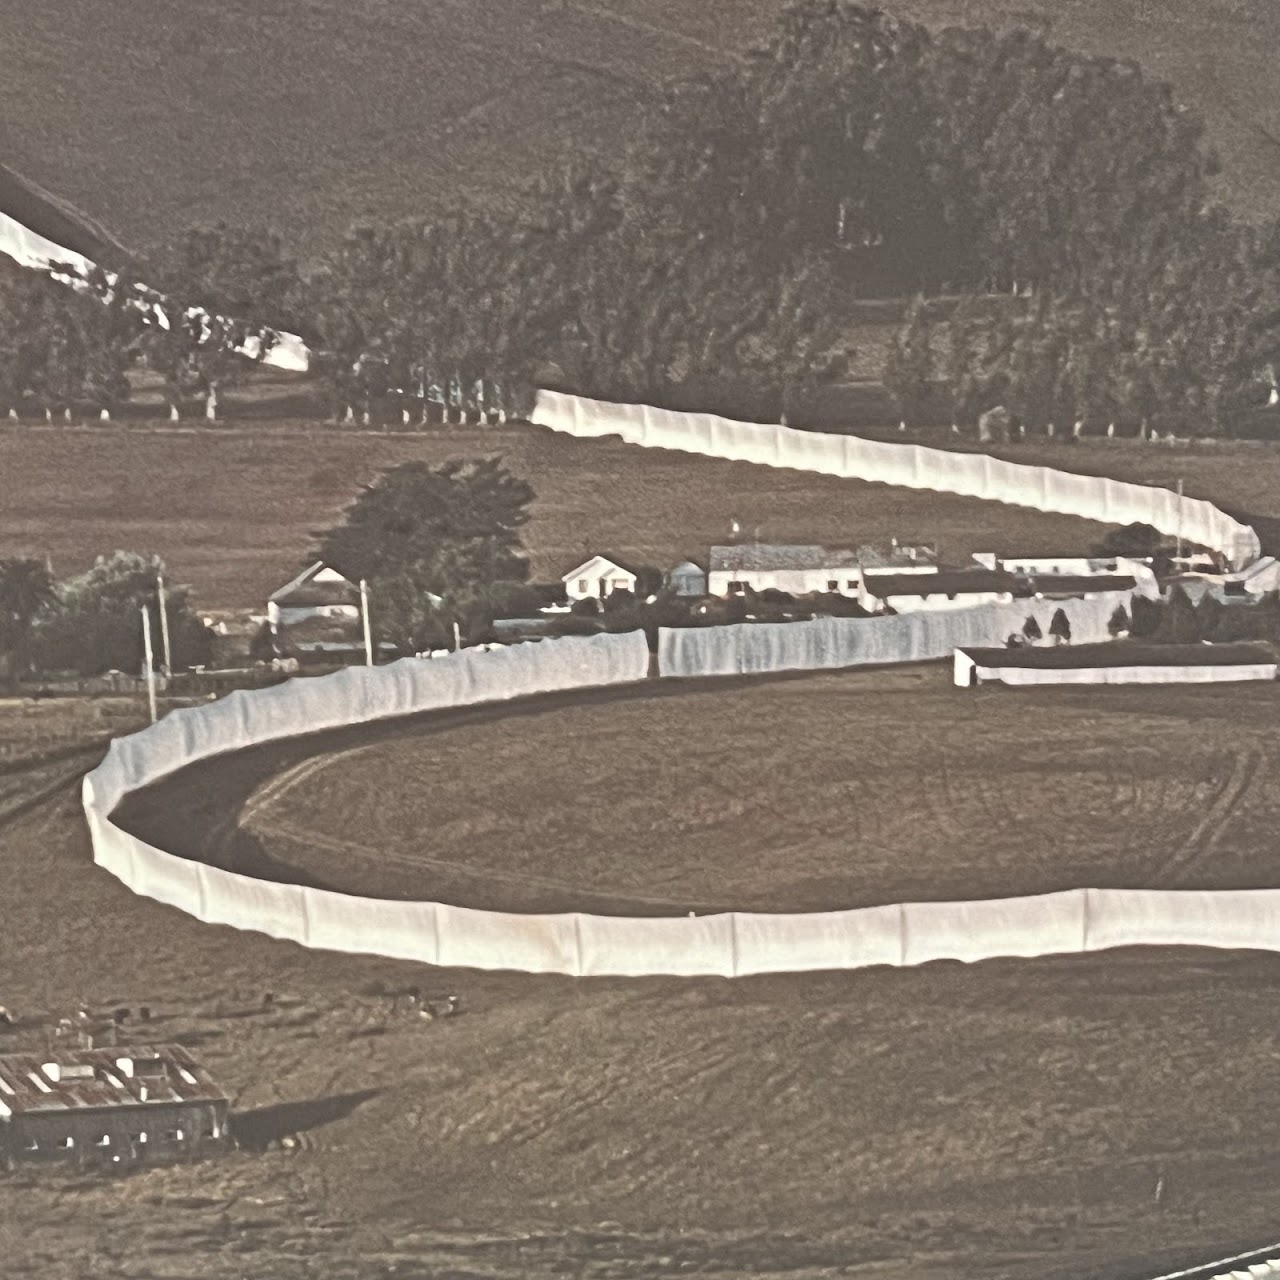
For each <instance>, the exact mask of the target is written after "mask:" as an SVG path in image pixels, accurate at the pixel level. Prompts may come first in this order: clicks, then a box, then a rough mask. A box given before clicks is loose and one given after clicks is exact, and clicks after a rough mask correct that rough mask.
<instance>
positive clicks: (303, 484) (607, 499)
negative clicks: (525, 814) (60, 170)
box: [0, 424, 1280, 608]
mask: <svg viewBox="0 0 1280 1280" xmlns="http://www.w3.org/2000/svg"><path fill="white" fill-rule="evenodd" d="M1064 452H1065V451H1064ZM1077 452H1078V451H1077ZM492 453H500V454H502V455H503V456H504V457H505V458H506V460H507V465H508V466H509V467H510V468H511V469H512V470H513V471H514V472H516V473H517V474H519V475H522V476H524V477H525V478H526V479H528V480H529V481H530V483H531V484H532V485H533V487H534V490H535V491H536V493H537V499H536V501H535V503H534V506H533V519H532V521H531V522H530V524H529V526H528V528H527V529H526V531H525V543H526V546H527V547H528V548H529V550H530V553H531V559H532V567H533V572H534V575H535V577H538V578H551V579H554V578H558V577H559V576H560V575H561V574H563V573H565V572H567V571H568V570H569V569H571V568H573V566H574V565H575V564H577V563H580V562H581V561H582V560H584V559H586V558H587V556H589V555H592V554H594V553H596V552H598V551H607V552H612V553H614V554H616V555H624V556H630V557H632V558H634V559H637V560H639V561H641V562H651V563H654V564H657V565H661V566H667V567H669V566H671V565H673V564H675V563H677V562H678V561H680V560H682V559H687V558H693V559H696V560H698V561H699V562H701V563H703V564H705V563H706V556H707V548H708V546H710V545H711V544H712V543H715V542H721V541H724V540H726V539H727V538H728V537H729V529H730V522H731V521H732V520H733V519H735V518H736V519H738V520H739V521H740V522H741V524H742V527H743V528H744V529H746V530H747V531H748V532H749V533H753V532H754V531H755V530H756V529H757V528H758V530H759V533H760V537H761V538H762V539H764V540H766V541H767V540H774V541H803V542H831V543H837V544H851V545H852V544H857V543H860V542H887V541H888V539H889V538H890V537H898V538H901V539H903V540H904V541H924V542H933V541H939V542H940V543H941V547H942V551H943V553H944V554H946V555H949V556H952V557H954V558H956V559H958V560H959V561H965V560H967V559H968V558H969V555H970V553H971V552H973V551H977V550H992V551H999V552H1006V553H1012V552H1014V551H1019V552H1022V553H1024V554H1033V553H1036V552H1041V553H1043V554H1051V553H1055V552H1056V553H1058V554H1063V555H1068V554H1077V555H1078V554H1083V553H1084V552H1086V551H1087V550H1088V549H1089V547H1090V546H1092V545H1093V543H1095V542H1096V541H1097V540H1098V538H1099V537H1101V536H1102V534H1103V533H1104V532H1105V527H1104V526H1101V525H1098V524H1095V523H1093V522H1091V521H1085V520H1078V519H1075V518H1074V517H1070V516H1044V515H1037V514H1036V513H1035V512H1030V511H1024V510H1021V509H1019V508H1015V507H1004V506H1000V505H998V504H992V503H984V502H979V501H977V500H975V499H969V498H955V497H948V496H945V495H940V494H929V493H913V492H910V491H908V490H903V489H894V488H889V487H887V486H885V485H872V484H861V483H853V482H849V481H843V480H838V479H834V478H831V477H824V476H813V475H806V474H804V473H802V472H792V471H778V470H775V469H773V468H770V467H758V466H752V465H750V464H748V463H728V462H721V461H718V460H716V459H711V458H697V457H693V456H692V455H687V454H676V453H671V452H667V451H663V450H655V449H640V448H637V447H635V446H630V445H623V444H622V443H620V442H618V441H580V440H575V439H573V438H572V437H569V436H560V435H556V434H554V433H553V432H550V431H545V430H543V429H541V428H534V427H527V426H524V427H513V428H509V429H505V430H499V429H496V428H495V429H490V430H480V429H471V430H467V429H463V428H451V429H448V430H437V431H433V432H428V433H423V434H418V435H407V434H399V433H374V432H369V433H363V432H344V431H338V430H334V429H325V428H323V427H320V426H316V425H314V424H312V425H310V426H309V427H308V426H306V425H305V424H298V425H297V426H295V427H293V428H289V427H287V426H284V425H282V426H277V427H274V428H273V427H270V426H267V425H262V426H259V425H258V424H255V425H254V427H253V428H251V429H242V428H230V427H228V428H223V429H215V430H197V429H194V428H192V429H188V430H185V431H174V430H170V429H158V430H148V429H145V428H126V427H119V428H115V429H110V430H101V429H97V428H89V429H83V430H76V429H62V428H53V429H42V428H29V427H16V428H10V429H7V430H6V429H0V549H2V550H3V552H4V554H10V555H13V554H29V555H35V556H39V557H41V558H43V557H44V556H45V555H46V554H48V555H51V556H52V558H53V562H54V568H55V570H56V571H57V572H58V573H59V574H60V575H65V574H69V573H72V572H77V571H80V570H82V569H84V568H86V567H88V566H89V565H90V564H92V563H93V560H94V557H95V556H98V555H101V554H104V553H109V552H111V551H113V550H115V549H117V548H124V549H128V550H139V551H146V552H156V553H158V554H159V555H161V556H163V557H164V559H165V560H166V561H167V562H168V564H169V566H170V569H171V571H172V572H173V574H174V575H175V576H176V577H177V578H178V579H180V580H181V581H183V582H187V583H190V584H191V585H192V586H193V587H194V589H195V592H196V598H197V601H198V603H199V605H200V606H202V607H206V608H232V607H237V608H240V607H249V606H254V605H257V606H258V607H260V608H265V604H266V597H267V595H268V594H269V593H270V592H272V591H274V590H275V589H276V587H278V586H280V585H281V584H282V583H284V582H286V581H287V580H288V579H289V578H290V577H291V576H292V575H293V574H294V573H296V572H297V570H298V568H299V567H300V566H301V565H303V564H305V563H306V555H307V551H308V547H309V545H310V543H311V534H312V532H313V531H315V530H319V529H324V528H327V527H329V526H330V525H332V524H334V523H336V522H337V521H338V520H339V519H340V518H341V512H342V509H343V508H344V507H345V506H347V505H348V504H349V503H350V502H351V501H353V500H354V498H355V497H356V495H357V493H358V492H359V487H360V485H361V484H364V483H368V482H369V481H371V480H372V479H374V477H375V476H376V475H377V474H378V472H379V471H381V470H383V469H385V468H387V467H390V466H394V465H396V464H398V463H401V462H406V461H409V460H411V459H425V460H427V461H430V462H432V463H439V462H443V461H444V460H445V459H447V458H454V457H474V456H477V455H481V454H492ZM1272 466H1273V468H1274V471H1275V473H1276V474H1277V475H1280V451H1277V452H1276V455H1275V460H1274V462H1273V463H1272ZM1189 491H1190V490H1189ZM1278 492H1280V489H1278Z"/></svg>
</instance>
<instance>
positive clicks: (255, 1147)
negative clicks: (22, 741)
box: [231, 1089, 382, 1151]
mask: <svg viewBox="0 0 1280 1280" xmlns="http://www.w3.org/2000/svg"><path fill="white" fill-rule="evenodd" d="M381 1092H382V1090H381V1089H360V1090H358V1091H357V1092H355V1093H336V1094H334V1095H333V1096H332V1097H329V1098H311V1099H308V1100H307V1101H305V1102H279V1103H275V1104H274V1105H272V1106H269V1107H256V1108H254V1110H252V1111H242V1112H240V1113H238V1114H236V1115H233V1116H232V1117H231V1132H232V1133H233V1134H234V1136H235V1139H236V1142H237V1144H238V1145H239V1146H240V1147H241V1148H243V1149H244V1150H245V1151H265V1150H266V1149H267V1148H268V1147H269V1146H270V1145H271V1144H272V1143H273V1142H279V1141H280V1139H281V1138H287V1137H290V1136H292V1135H293V1134H298V1133H306V1132H307V1131H308V1130H311V1129H319V1128H320V1127H321V1126H322V1125H326V1124H332V1123H333V1122H334V1121H335V1120H344V1119H346V1117H347V1116H349V1115H351V1113H352V1112H353V1111H355V1109H356V1108H357V1107H359V1106H362V1105H363V1104H364V1103H366V1102H368V1101H369V1099H370V1098H375V1097H377V1096H378V1094H379V1093H381Z"/></svg>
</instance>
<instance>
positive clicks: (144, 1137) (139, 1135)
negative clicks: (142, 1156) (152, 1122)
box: [133, 1129, 147, 1146]
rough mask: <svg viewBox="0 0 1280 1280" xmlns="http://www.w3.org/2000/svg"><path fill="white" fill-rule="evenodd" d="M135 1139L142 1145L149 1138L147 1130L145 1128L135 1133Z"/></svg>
mask: <svg viewBox="0 0 1280 1280" xmlns="http://www.w3.org/2000/svg"><path fill="white" fill-rule="evenodd" d="M133 1140H134V1142H136V1143H137V1144H138V1145H139V1146H142V1145H143V1144H144V1143H145V1142H146V1140H147V1131H146V1130H145V1129H144V1130H143V1131H142V1132H141V1133H135V1134H134V1135H133Z"/></svg>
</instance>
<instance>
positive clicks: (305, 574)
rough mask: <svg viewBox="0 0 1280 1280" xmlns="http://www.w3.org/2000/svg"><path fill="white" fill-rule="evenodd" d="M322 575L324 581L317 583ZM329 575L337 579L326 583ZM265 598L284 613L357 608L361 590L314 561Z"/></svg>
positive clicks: (322, 562) (330, 567)
mask: <svg viewBox="0 0 1280 1280" xmlns="http://www.w3.org/2000/svg"><path fill="white" fill-rule="evenodd" d="M322 574H323V575H324V578H321V580H320V581H317V580H316V579H317V577H319V576H320V575H322ZM329 575H336V580H335V581H326V580H325V579H326V578H328V577H329ZM267 598H268V600H269V602H270V603H272V604H276V605H280V606H281V607H282V608H285V609H305V608H308V607H310V606H313V605H323V604H357V603H359V600H360V589H359V587H357V586H356V584H355V583H354V582H352V581H351V580H350V579H348V578H344V577H343V576H342V575H341V574H340V573H338V571H337V570H336V569H334V568H333V567H332V566H330V565H327V564H325V562H324V561H323V560H317V561H316V562H315V563H314V564H312V565H309V566H308V567H307V568H305V569H304V570H303V571H302V572H301V573H300V574H298V576H297V577H296V578H291V579H290V580H289V581H288V582H286V583H285V584H284V586H283V587H281V588H279V590H277V591H274V592H272V593H271V595H270V596H268V597H267Z"/></svg>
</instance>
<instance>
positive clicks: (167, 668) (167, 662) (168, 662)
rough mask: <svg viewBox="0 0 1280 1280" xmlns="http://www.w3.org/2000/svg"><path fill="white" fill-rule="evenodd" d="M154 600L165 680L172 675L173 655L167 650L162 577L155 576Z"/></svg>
mask: <svg viewBox="0 0 1280 1280" xmlns="http://www.w3.org/2000/svg"><path fill="white" fill-rule="evenodd" d="M156 600H157V602H158V603H159V606H160V654H161V665H160V670H161V671H162V672H163V673H164V675H165V678H166V679H168V677H169V676H171V675H173V653H172V651H171V650H170V648H169V606H168V603H167V598H166V596H165V590H164V575H163V574H159V573H157V574H156Z"/></svg>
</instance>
